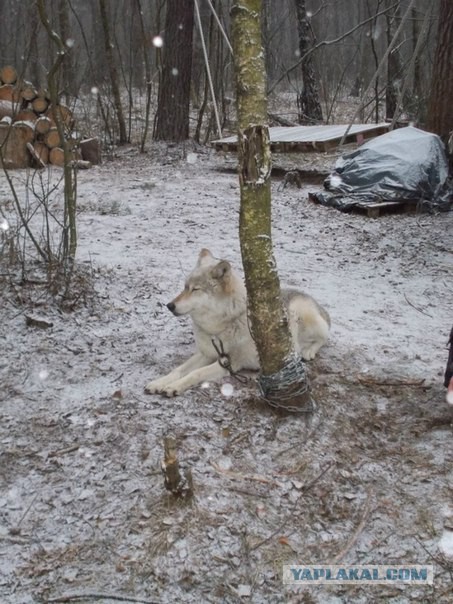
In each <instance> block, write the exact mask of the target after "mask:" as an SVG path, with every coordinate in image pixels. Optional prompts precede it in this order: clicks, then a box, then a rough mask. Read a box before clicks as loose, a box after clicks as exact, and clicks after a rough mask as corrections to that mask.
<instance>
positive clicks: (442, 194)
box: [310, 127, 453, 211]
mask: <svg viewBox="0 0 453 604" xmlns="http://www.w3.org/2000/svg"><path fill="white" fill-rule="evenodd" d="M324 186H325V188H326V189H327V191H329V192H328V193H311V194H310V197H311V198H312V199H314V200H315V201H317V202H318V203H322V204H324V205H329V206H333V207H336V208H338V209H340V210H343V211H348V210H351V209H353V208H354V206H361V207H363V206H366V205H367V204H375V203H379V202H384V201H385V202H387V201H408V202H413V203H414V204H419V206H420V207H425V206H428V207H429V208H438V209H441V210H448V209H450V208H451V207H452V202H453V187H452V184H451V182H450V181H449V179H448V162H447V157H446V154H445V150H444V145H443V143H442V141H441V139H440V138H439V137H438V136H437V135H435V134H431V133H430V132H424V131H423V130H419V129H418V128H412V127H408V128H401V129H398V130H393V131H392V132H389V133H387V134H383V135H382V136H378V137H377V138H374V139H372V140H370V141H368V142H367V143H365V144H364V145H362V146H361V147H359V148H358V149H356V150H355V151H353V152H351V153H348V154H346V155H343V156H342V157H341V158H340V159H339V160H338V161H337V162H336V164H335V171H334V172H333V174H331V175H330V176H329V177H328V178H327V179H326V181H325V182H324Z"/></svg>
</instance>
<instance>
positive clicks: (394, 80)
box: [385, 0, 402, 120]
mask: <svg viewBox="0 0 453 604" xmlns="http://www.w3.org/2000/svg"><path fill="white" fill-rule="evenodd" d="M390 2H391V0H387V5H389V4H390ZM398 17H399V6H398V7H397V8H396V10H395V12H394V13H393V14H390V13H386V15H385V18H386V22H387V43H388V44H390V42H391V40H392V38H393V36H394V34H395V30H396V20H397V18H398ZM401 75H402V68H401V61H400V55H399V51H398V49H397V48H395V49H393V51H392V52H391V53H390V54H389V58H388V60H387V86H386V89H385V117H386V118H387V119H390V120H391V119H392V118H393V116H394V115H395V111H396V109H397V100H398V81H399V78H401Z"/></svg>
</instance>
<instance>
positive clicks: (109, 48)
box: [99, 0, 128, 145]
mask: <svg viewBox="0 0 453 604" xmlns="http://www.w3.org/2000/svg"><path fill="white" fill-rule="evenodd" d="M107 2H108V0H99V8H100V11H101V22H102V29H103V31H104V47H105V54H106V56H107V65H108V69H109V73H110V85H111V87H112V95H113V105H114V107H115V113H116V118H117V120H118V128H119V143H120V145H124V144H125V143H127V142H128V138H127V130H126V122H125V120H124V113H123V105H122V103H121V94H120V86H119V81H118V71H117V69H116V64H115V57H114V56H113V43H112V39H111V35H110V25H109V18H108V15H107Z"/></svg>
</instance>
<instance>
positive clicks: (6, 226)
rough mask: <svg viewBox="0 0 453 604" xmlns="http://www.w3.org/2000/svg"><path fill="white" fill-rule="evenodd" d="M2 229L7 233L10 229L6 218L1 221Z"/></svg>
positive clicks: (0, 227) (0, 226)
mask: <svg viewBox="0 0 453 604" xmlns="http://www.w3.org/2000/svg"><path fill="white" fill-rule="evenodd" d="M0 229H1V230H2V231H5V233H6V231H7V230H8V229H9V224H8V221H7V220H6V218H2V219H1V221H0Z"/></svg>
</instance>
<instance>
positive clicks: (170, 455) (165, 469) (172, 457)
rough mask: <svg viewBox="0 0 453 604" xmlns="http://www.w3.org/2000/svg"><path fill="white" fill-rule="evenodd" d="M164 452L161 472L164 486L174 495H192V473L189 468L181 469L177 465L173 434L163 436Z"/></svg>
mask: <svg viewBox="0 0 453 604" xmlns="http://www.w3.org/2000/svg"><path fill="white" fill-rule="evenodd" d="M164 452H165V454H164V459H163V461H162V474H163V475H164V482H165V488H166V489H167V491H170V492H171V493H172V494H173V495H175V496H176V497H186V498H187V497H191V496H192V495H193V484H192V473H191V471H190V469H186V470H181V468H180V467H179V462H178V454H177V450H176V439H175V437H174V436H171V435H170V436H166V437H165V438H164Z"/></svg>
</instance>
